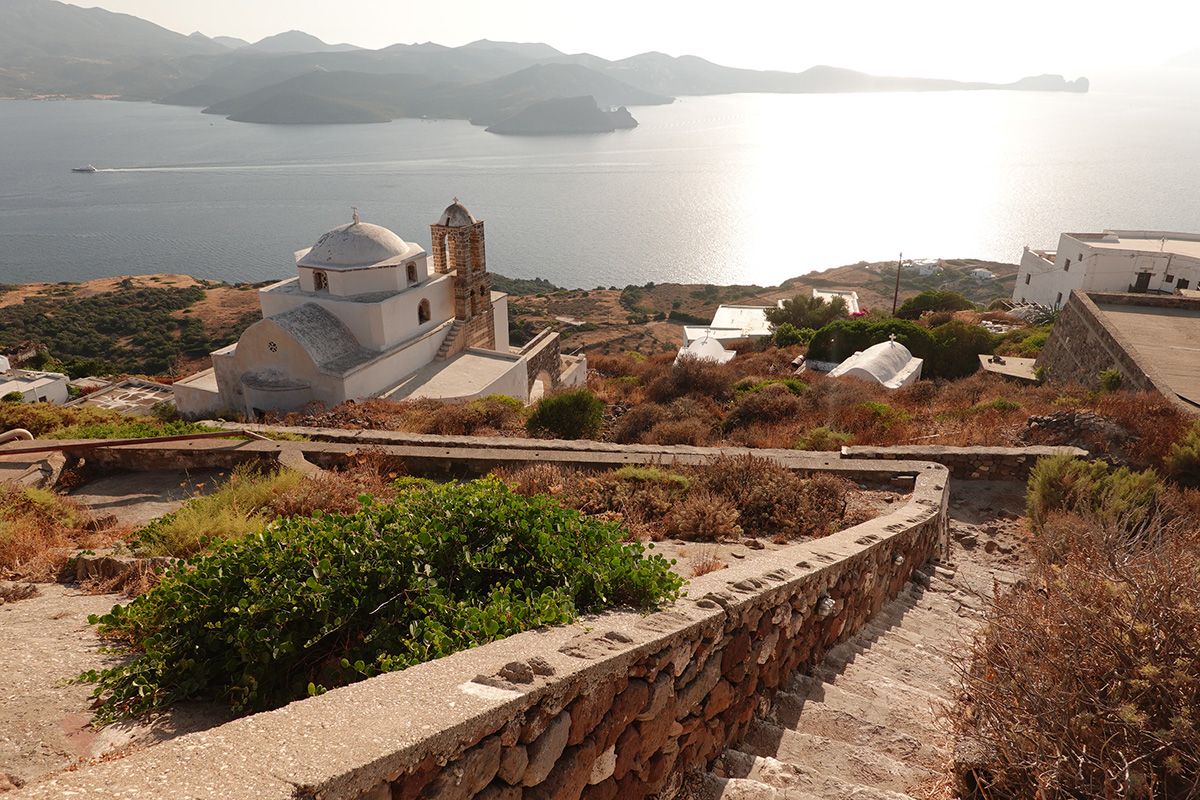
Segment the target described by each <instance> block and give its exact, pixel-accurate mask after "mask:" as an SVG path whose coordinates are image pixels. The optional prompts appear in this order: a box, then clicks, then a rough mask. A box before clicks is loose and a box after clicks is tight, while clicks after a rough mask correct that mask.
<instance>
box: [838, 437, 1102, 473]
mask: <svg viewBox="0 0 1200 800" xmlns="http://www.w3.org/2000/svg"><path fill="white" fill-rule="evenodd" d="M1064 454H1066V455H1072V456H1076V457H1078V458H1087V456H1088V451H1087V450H1083V449H1080V448H1078V447H945V446H942V445H903V446H900V447H843V448H842V458H849V459H855V458H864V459H872V460H891V459H907V460H912V461H933V462H936V463H938V464H941V465H942V466H944V467H947V468H948V469H949V470H950V474H951V475H952V476H953V477H955V478H959V479H961V480H987V481H1023V480H1026V479H1027V478H1028V477H1029V471H1030V470H1031V469H1033V465H1034V464H1036V463H1037V461H1038V459H1040V458H1050V457H1052V456H1057V455H1064Z"/></svg>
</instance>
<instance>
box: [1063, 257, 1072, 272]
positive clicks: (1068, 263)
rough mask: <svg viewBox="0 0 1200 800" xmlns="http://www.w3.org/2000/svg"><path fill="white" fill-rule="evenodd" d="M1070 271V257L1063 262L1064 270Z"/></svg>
mask: <svg viewBox="0 0 1200 800" xmlns="http://www.w3.org/2000/svg"><path fill="white" fill-rule="evenodd" d="M1070 271H1071V259H1069V258H1068V259H1067V261H1066V263H1065V264H1063V272H1070Z"/></svg>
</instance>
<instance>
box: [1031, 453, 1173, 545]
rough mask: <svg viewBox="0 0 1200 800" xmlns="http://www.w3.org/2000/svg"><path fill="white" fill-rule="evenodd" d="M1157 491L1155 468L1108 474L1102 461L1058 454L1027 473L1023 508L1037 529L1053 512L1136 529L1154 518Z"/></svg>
mask: <svg viewBox="0 0 1200 800" xmlns="http://www.w3.org/2000/svg"><path fill="white" fill-rule="evenodd" d="M1161 491H1162V486H1161V484H1159V482H1158V475H1156V474H1155V472H1154V470H1145V471H1144V472H1133V471H1132V470H1130V469H1129V468H1127V467H1121V468H1120V469H1117V470H1114V471H1113V472H1109V469H1108V465H1107V464H1105V463H1104V462H1103V461H1083V460H1081V459H1077V458H1072V457H1071V456H1069V455H1061V456H1054V457H1053V458H1043V459H1041V460H1040V461H1038V463H1037V464H1035V465H1034V467H1033V469H1032V470H1030V472H1029V483H1028V488H1027V492H1026V496H1025V505H1026V511H1027V513H1028V515H1029V523H1030V525H1032V526H1033V528H1034V530H1037V531H1040V530H1042V528H1043V526H1044V525H1045V522H1046V519H1047V517H1048V516H1049V514H1050V513H1051V512H1054V511H1075V512H1086V513H1090V514H1093V515H1095V516H1096V518H1097V519H1098V520H1100V521H1102V522H1104V523H1107V524H1119V525H1122V526H1123V527H1125V528H1128V529H1134V528H1137V527H1139V526H1140V525H1142V524H1143V523H1144V522H1146V521H1147V520H1148V519H1149V518H1150V516H1151V515H1152V514H1153V511H1154V507H1155V505H1156V503H1157V501H1158V498H1159V495H1160V493H1161Z"/></svg>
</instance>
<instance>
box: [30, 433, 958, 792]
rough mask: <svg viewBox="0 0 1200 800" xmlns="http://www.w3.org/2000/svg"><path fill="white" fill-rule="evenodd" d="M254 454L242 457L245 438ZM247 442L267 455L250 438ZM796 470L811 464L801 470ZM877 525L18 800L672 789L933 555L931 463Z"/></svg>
mask: <svg viewBox="0 0 1200 800" xmlns="http://www.w3.org/2000/svg"><path fill="white" fill-rule="evenodd" d="M246 444H251V443H246ZM253 444H256V445H261V444H264V443H253ZM808 458H812V457H811V456H808ZM829 468H830V469H831V470H833V471H836V472H843V471H845V470H852V471H853V472H854V474H863V475H868V474H874V475H875V477H876V478H877V479H879V480H886V479H887V478H888V477H889V476H892V475H895V474H897V473H900V474H905V475H910V476H912V478H913V480H914V487H913V494H912V498H911V500H910V501H909V502H908V503H906V504H905V505H904V506H903V507H901V508H899V509H897V510H895V511H893V512H892V513H891V514H888V515H887V516H884V517H880V518H877V519H874V520H871V521H870V522H866V523H863V524H861V525H857V526H855V527H853V528H850V529H848V530H845V531H842V532H840V533H837V534H834V535H833V536H829V537H826V538H824V539H819V540H815V541H811V542H806V543H803V544H797V545H793V546H791V547H787V548H784V549H781V550H778V551H775V552H771V553H763V554H760V555H758V556H756V557H755V558H754V559H752V560H748V561H746V562H742V563H738V564H735V565H733V566H731V567H730V568H728V569H724V570H721V571H718V572H715V573H711V574H709V575H705V576H703V577H701V578H697V579H694V580H692V581H691V583H690V584H689V586H688V597H687V598H685V599H683V600H681V601H679V602H677V603H675V604H674V605H673V606H671V607H670V608H668V609H665V610H663V611H660V612H658V613H654V614H650V615H648V616H642V615H640V614H637V613H632V612H610V613H607V614H603V615H599V616H596V617H592V618H588V619H585V620H582V621H581V622H580V623H578V624H575V625H568V626H559V627H555V628H551V629H547V630H537V631H529V632H526V633H523V634H519V635H517V636H513V637H510V638H508V639H505V640H501V641H499V642H494V643H492V644H489V645H486V646H483V647H478V648H475V649H473V650H468V651H464V652H461V653H456V654H454V655H451V656H448V657H446V658H443V659H439V660H437V661H433V662H429V663H426V664H419V665H417V666H414V667H410V668H409V669H406V670H403V671H401V672H396V673H391V674H388V675H382V676H379V677H376V678H373V679H371V680H368V681H364V682H362V683H358V684H354V685H352V686H348V687H345V688H342V689H337V690H334V691H331V692H329V693H327V694H325V695H321V696H319V697H313V698H309V699H307V700H303V701H298V702H295V703H292V704H290V705H288V706H286V707H284V708H282V709H279V710H277V711H272V712H267V713H263V714H256V715H254V716H250V717H246V718H243V719H239V720H235V721H233V722H230V723H228V724H226V725H223V726H221V727H220V728H217V729H214V730H210V731H206V732H202V733H195V734H190V735H187V736H183V737H180V738H178V739H175V740H172V741H169V742H166V743H164V744H161V745H158V746H156V747H154V748H151V749H149V750H146V751H141V752H137V753H134V754H132V755H130V756H128V757H126V758H123V759H119V760H116V761H111V762H107V763H103V764H98V765H93V766H88V767H85V768H83V769H80V770H78V771H75V772H69V773H64V774H62V775H60V776H58V777H56V778H54V779H52V780H49V781H46V782H43V783H39V784H36V785H33V786H30V787H27V788H26V789H24V790H22V791H21V792H19V793H18V794H17V795H16V796H17V797H27V798H50V797H55V798H57V797H62V796H66V795H68V794H82V795H85V796H89V797H92V796H98V797H151V796H152V797H163V798H185V797H186V798H195V797H224V798H235V799H236V798H252V797H253V798H273V797H274V798H292V797H303V798H322V800H341V799H342V798H370V800H384V799H385V798H392V799H393V800H397V799H398V800H471V798H477V799H478V800H551V798H553V800H580V798H586V800H615V799H616V798H621V799H622V800H624V799H625V798H642V797H646V796H648V795H651V794H656V793H657V794H663V795H666V794H670V793H671V791H672V790H673V789H674V788H675V787H677V786H678V784H679V781H680V779H681V776H682V774H683V772H684V771H685V770H687V769H688V768H692V767H702V766H703V765H704V764H706V763H707V762H708V761H709V760H711V759H712V758H713V757H714V756H715V755H717V754H718V753H719V752H720V751H721V749H722V748H724V747H725V746H726V745H728V744H730V743H732V742H734V741H736V740H737V739H738V738H740V736H741V734H742V733H743V732H744V731H745V729H746V726H747V725H748V724H749V721H750V720H751V719H752V718H753V716H754V715H755V713H756V712H757V711H758V709H760V708H765V707H766V706H765V704H766V703H767V702H768V701H769V700H770V699H771V697H772V695H773V694H774V692H775V690H776V688H777V687H778V686H780V685H781V683H782V682H783V681H784V680H785V679H786V678H787V676H788V675H790V674H791V673H793V672H795V671H797V670H805V669H807V668H809V667H811V666H812V665H813V664H815V663H816V662H818V661H819V660H820V658H821V657H822V655H823V653H824V652H825V650H826V649H828V648H829V647H830V646H831V645H832V644H834V643H836V642H838V641H840V640H842V639H845V638H847V637H848V636H850V635H852V634H853V633H854V632H855V631H857V630H858V629H859V627H860V626H861V625H862V624H863V623H864V622H865V621H866V620H867V619H869V618H870V617H871V616H872V615H873V614H874V613H875V612H876V611H878V610H879V608H880V607H881V606H882V605H883V604H884V603H885V602H887V601H888V600H889V599H891V598H892V597H894V596H895V595H896V594H897V593H898V591H899V590H900V588H901V587H902V586H903V585H904V584H905V582H907V581H908V580H909V579H910V577H911V576H912V573H913V570H914V569H915V568H916V567H917V566H919V565H921V564H922V563H924V562H925V561H926V560H927V559H929V558H931V557H933V556H936V555H937V554H938V553H939V552H942V551H943V548H944V547H945V546H946V545H945V543H946V524H947V523H946V503H947V499H948V484H949V475H948V472H947V470H946V469H945V468H944V467H941V466H938V465H934V464H920V463H912V462H893V463H889V464H886V465H884V464H871V463H866V462H860V463H857V464H845V463H843V464H837V463H836V462H835V463H833V464H832V465H830V467H829Z"/></svg>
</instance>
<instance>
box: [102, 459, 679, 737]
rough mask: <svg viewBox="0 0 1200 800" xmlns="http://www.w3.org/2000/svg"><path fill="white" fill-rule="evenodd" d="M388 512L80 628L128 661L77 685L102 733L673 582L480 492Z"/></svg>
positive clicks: (194, 575) (221, 556)
mask: <svg viewBox="0 0 1200 800" xmlns="http://www.w3.org/2000/svg"><path fill="white" fill-rule="evenodd" d="M398 489H399V493H398V495H397V497H396V499H395V501H394V502H390V503H378V502H375V501H374V500H373V499H372V498H370V497H364V498H363V503H364V504H363V506H362V507H361V509H360V510H359V511H358V512H357V513H355V514H351V515H339V514H328V515H325V516H322V517H312V518H296V517H292V518H286V519H281V520H279V521H278V522H277V523H276V524H275V525H272V526H270V527H268V528H267V529H265V530H263V531H261V532H259V533H255V534H252V535H250V536H248V537H246V538H245V539H242V540H241V541H238V542H231V543H227V544H224V545H222V546H221V547H220V548H219V549H218V550H217V551H216V552H214V553H213V554H211V555H208V556H201V557H199V558H196V559H194V560H193V561H192V562H191V563H190V565H188V566H187V567H179V568H176V569H173V570H172V571H171V572H169V573H168V574H167V575H166V576H165V577H164V579H163V581H162V583H161V584H160V585H159V586H158V587H157V588H155V589H153V590H152V591H150V592H149V593H147V594H145V595H143V596H141V597H139V598H138V599H136V600H134V601H133V602H132V603H130V604H129V605H127V606H125V607H119V606H118V607H115V608H113V610H112V611H111V612H110V613H108V614H105V615H104V616H102V617H98V618H97V617H92V618H91V621H92V622H93V623H96V624H99V626H100V632H101V634H102V635H104V636H106V637H109V638H111V639H115V640H117V641H119V642H121V643H122V644H123V645H124V649H126V650H127V651H128V652H130V653H132V654H134V658H133V660H132V661H130V662H129V663H128V664H125V665H122V666H118V667H114V668H112V669H108V670H104V671H102V672H96V671H91V672H85V673H84V674H82V675H81V676H80V677H79V680H82V681H87V682H97V683H98V686H97V688H96V691H95V693H94V696H95V697H97V698H100V699H101V703H100V706H99V710H98V712H97V717H98V719H99V720H100V721H111V720H114V719H117V718H120V717H127V716H132V715H135V714H139V713H143V712H147V711H150V710H152V709H156V708H161V707H164V706H167V705H170V704H171V703H174V702H176V701H179V700H183V699H186V698H191V697H198V696H215V697H218V698H220V700H221V701H223V702H227V703H228V704H229V705H230V707H231V708H232V710H233V711H234V712H235V713H249V712H254V711H260V710H264V709H269V708H275V707H278V706H281V705H284V704H285V703H288V702H290V701H292V700H296V699H299V698H301V697H304V696H305V695H311V694H319V693H321V692H324V691H325V690H326V689H328V688H331V687H334V686H338V685H342V684H345V683H350V682H353V681H357V680H361V679H363V678H366V677H369V676H371V675H375V674H378V673H381V672H388V671H392V670H397V669H402V668H404V667H407V666H410V665H412V664H417V663H420V662H422V661H428V660H430V659H434V658H438V657H440V656H444V655H448V654H450V653H453V652H455V651H458V650H462V649H465V648H469V647H474V646H476V645H480V644H484V643H486V642H491V641H494V640H496V639H501V638H504V637H506V636H510V635H512V634H514V633H519V632H520V631H523V630H528V629H531V628H536V627H539V626H542V625H553V624H558V623H564V622H569V621H571V620H574V619H576V618H578V616H579V615H580V614H583V613H589V612H594V611H599V610H602V609H604V608H609V607H613V606H620V605H631V606H636V607H638V608H643V609H650V608H655V607H657V606H659V605H661V604H662V603H665V602H669V601H671V600H673V599H675V598H677V597H678V596H679V593H680V589H681V587H682V579H681V578H679V577H678V576H676V575H674V574H673V573H672V572H671V570H670V563H669V562H667V561H666V560H665V559H663V558H662V557H661V556H647V555H646V554H645V552H644V550H643V547H642V545H641V544H640V543H637V542H622V541H621V538H622V535H623V533H622V531H621V529H620V528H618V527H617V526H616V525H614V524H612V523H606V522H599V521H595V520H589V519H587V518H586V517H584V516H582V515H581V514H579V513H578V512H576V511H572V510H569V509H564V508H562V507H560V506H558V505H557V504H556V503H555V502H554V501H553V500H550V499H548V498H546V497H541V496H538V497H529V498H525V497H521V496H519V495H517V494H515V493H514V492H513V491H511V490H510V489H509V488H508V487H507V486H505V485H504V484H503V483H501V482H500V481H499V480H497V479H495V478H490V477H489V478H486V479H483V480H481V481H478V482H475V483H470V484H456V483H452V484H445V485H438V484H435V483H432V482H430V481H422V480H414V479H405V480H403V481H401V482H400V483H399V484H398Z"/></svg>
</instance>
